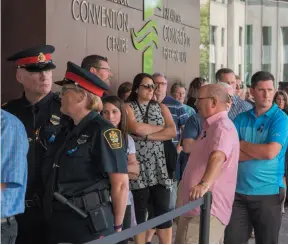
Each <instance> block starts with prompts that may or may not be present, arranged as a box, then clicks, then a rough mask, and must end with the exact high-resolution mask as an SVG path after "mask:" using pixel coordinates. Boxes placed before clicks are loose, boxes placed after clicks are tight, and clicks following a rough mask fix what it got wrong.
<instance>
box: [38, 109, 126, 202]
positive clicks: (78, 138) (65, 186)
mask: <svg viewBox="0 0 288 245" xmlns="http://www.w3.org/2000/svg"><path fill="white" fill-rule="evenodd" d="M70 126H71V127H70V128H69V127H67V128H65V129H63V130H62V131H61V132H60V133H59V135H58V136H57V137H56V140H55V143H54V144H53V147H51V149H48V151H47V155H46V157H45V163H44V165H45V166H44V168H45V169H44V170H43V176H44V183H45V186H46V189H45V191H46V193H47V192H51V191H52V190H53V177H55V181H54V187H55V188H56V190H57V191H58V192H60V193H61V194H62V195H64V196H66V197H74V196H79V195H80V196H81V193H82V191H83V190H85V189H86V188H88V187H91V186H93V185H95V184H96V183H98V182H99V181H102V180H107V183H110V182H109V177H108V173H127V149H126V147H125V146H124V145H123V143H124V142H123V138H122V135H121V131H120V130H118V129H115V128H114V127H113V125H112V124H110V123H109V122H108V121H106V120H105V119H103V118H102V117H101V116H100V115H99V114H98V113H97V112H96V111H91V112H90V113H89V114H88V115H87V116H86V117H84V118H83V119H82V120H81V122H80V123H79V124H78V125H76V126H74V125H70ZM61 148H62V149H61ZM59 149H60V150H59ZM57 152H58V153H57ZM59 152H60V154H59ZM57 154H59V158H58V160H57V159H56V160H55V156H56V155H57ZM56 158H57V157H56ZM55 165H57V166H58V167H57V166H55ZM55 168H58V172H57V175H56V176H55V175H54V174H55V171H53V170H54V169H55ZM47 173H50V174H48V175H47ZM99 183H100V182H99Z"/></svg>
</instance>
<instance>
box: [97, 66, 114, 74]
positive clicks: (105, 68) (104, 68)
mask: <svg viewBox="0 0 288 245" xmlns="http://www.w3.org/2000/svg"><path fill="white" fill-rule="evenodd" d="M95 68H97V69H102V70H106V71H108V72H110V73H111V72H112V70H111V69H110V68H107V67H99V66H95Z"/></svg>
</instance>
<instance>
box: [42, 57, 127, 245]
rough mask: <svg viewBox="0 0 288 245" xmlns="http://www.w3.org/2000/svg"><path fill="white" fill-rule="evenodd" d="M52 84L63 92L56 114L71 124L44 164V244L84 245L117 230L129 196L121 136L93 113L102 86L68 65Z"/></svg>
mask: <svg viewBox="0 0 288 245" xmlns="http://www.w3.org/2000/svg"><path fill="white" fill-rule="evenodd" d="M56 84H58V85H61V86H63V87H62V100H61V112H62V113H63V114H65V115H68V116H69V117H71V119H72V120H71V123H70V125H69V126H68V127H66V128H63V129H62V130H61V132H60V133H59V135H57V137H56V139H55V142H54V144H53V146H52V147H51V148H50V149H48V151H47V154H46V157H45V160H44V161H45V162H44V167H43V181H44V184H45V197H44V210H45V214H46V217H47V218H48V231H47V232H48V234H47V237H48V242H49V243H85V242H88V241H91V240H94V239H97V238H101V237H104V236H107V235H109V234H111V233H113V232H115V231H121V229H122V221H123V217H124V214H125V210H126V203H127V198H128V191H129V181H128V174H127V153H126V147H125V145H123V143H124V141H123V138H122V134H121V131H120V130H119V129H116V128H114V127H113V125H112V124H110V123H109V122H108V121H106V120H104V119H103V118H102V117H101V116H100V115H99V114H98V112H97V111H101V110H102V102H101V99H100V97H102V95H103V92H104V91H105V90H108V86H107V85H106V84H105V83H104V82H103V81H101V80H100V79H99V78H98V77H97V76H96V75H94V74H92V73H90V72H89V71H86V70H84V69H82V68H80V67H79V66H77V65H75V64H73V63H72V62H68V63H67V71H66V74H65V78H64V80H63V81H60V82H56ZM110 196H111V198H110ZM67 200H68V203H67ZM111 201H112V203H111ZM75 207H76V209H77V208H78V210H76V211H75ZM79 209H80V211H79Z"/></svg>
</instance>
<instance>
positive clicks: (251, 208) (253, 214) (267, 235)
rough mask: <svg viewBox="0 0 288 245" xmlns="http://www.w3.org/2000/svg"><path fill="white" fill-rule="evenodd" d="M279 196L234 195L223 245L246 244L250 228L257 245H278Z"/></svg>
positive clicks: (281, 195)
mask: <svg viewBox="0 0 288 245" xmlns="http://www.w3.org/2000/svg"><path fill="white" fill-rule="evenodd" d="M280 190H281V191H280V194H276V195H259V196H256V195H255V196H254V195H253V196H250V195H242V194H239V193H236V194H235V200H234V203H233V209H232V215H231V219H230V223H229V224H228V226H227V227H226V230H225V238H224V243H225V244H237V243H238V244H239V243H240V244H245V243H248V240H249V238H250V235H251V232H252V228H254V232H255V240H256V243H257V244H263V243H264V244H265V243H272V244H277V243H278V236H279V230H280V226H281V221H282V214H281V200H283V196H284V195H283V194H284V193H283V188H281V189H280Z"/></svg>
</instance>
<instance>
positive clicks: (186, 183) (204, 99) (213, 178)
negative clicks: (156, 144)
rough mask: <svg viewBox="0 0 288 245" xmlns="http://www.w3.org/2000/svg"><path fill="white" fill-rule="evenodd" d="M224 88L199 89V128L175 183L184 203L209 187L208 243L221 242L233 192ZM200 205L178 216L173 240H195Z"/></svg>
mask: <svg viewBox="0 0 288 245" xmlns="http://www.w3.org/2000/svg"><path fill="white" fill-rule="evenodd" d="M230 99H231V98H230V97H229V95H228V93H227V90H226V89H225V88H223V87H222V86H220V85H217V84H211V85H206V86H204V87H202V88H201V89H200V93H199V97H198V98H197V101H196V103H197V107H198V109H199V114H200V115H201V116H202V118H203V119H204V120H203V129H202V132H201V134H200V136H199V137H198V138H197V140H196V141H195V143H194V144H193V147H192V149H191V152H190V157H189V160H188V163H187V166H186V169H185V171H184V174H183V177H182V181H181V183H180V185H179V192H180V193H179V195H178V196H180V199H181V200H180V201H179V200H178V202H177V203H178V204H180V205H181V204H182V205H185V204H187V203H189V202H190V201H193V200H196V199H198V198H200V197H202V196H204V194H205V193H206V192H207V191H208V190H209V191H211V192H212V195H213V202H212V209H211V219H210V243H221V241H222V239H223V237H224V230H225V227H226V225H227V224H228V223H229V220H230V216H231V212H232V204H233V200H234V195H235V188H236V180H237V168H238V159H239V139H238V134H237V130H236V128H235V126H234V124H233V122H232V121H231V120H230V119H229V118H228V110H227V103H229V101H230ZM199 215H200V208H196V209H194V210H191V211H190V212H189V213H187V214H185V215H184V216H182V217H180V220H179V223H178V229H177V234H176V241H175V243H198V240H199V223H200V216H199Z"/></svg>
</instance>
